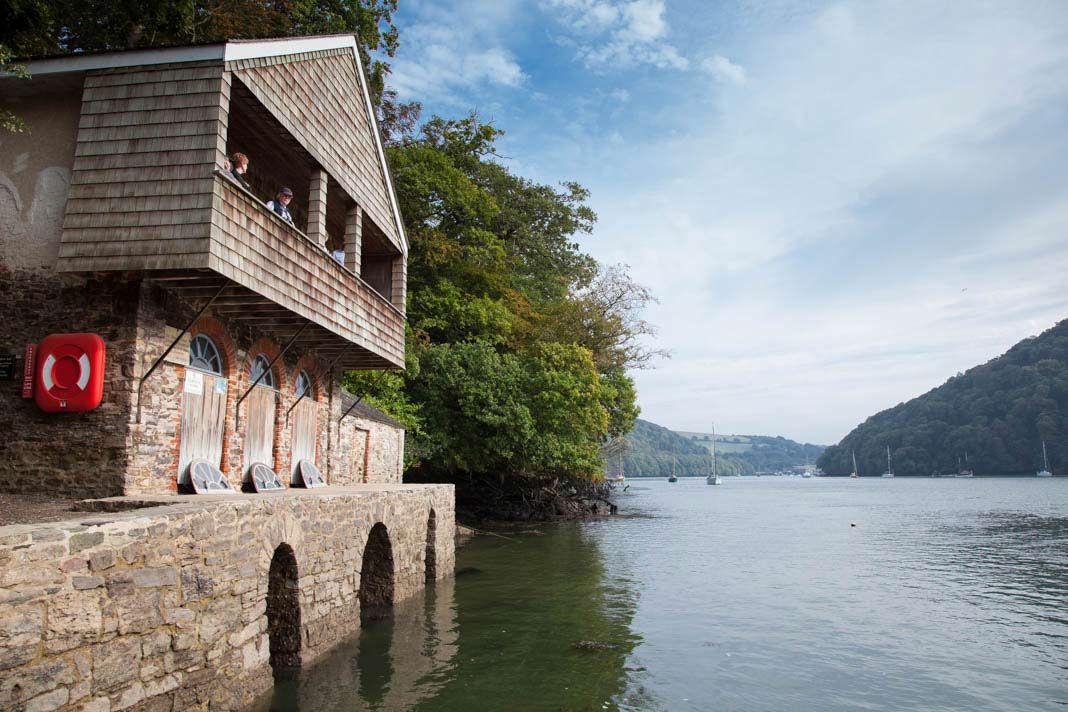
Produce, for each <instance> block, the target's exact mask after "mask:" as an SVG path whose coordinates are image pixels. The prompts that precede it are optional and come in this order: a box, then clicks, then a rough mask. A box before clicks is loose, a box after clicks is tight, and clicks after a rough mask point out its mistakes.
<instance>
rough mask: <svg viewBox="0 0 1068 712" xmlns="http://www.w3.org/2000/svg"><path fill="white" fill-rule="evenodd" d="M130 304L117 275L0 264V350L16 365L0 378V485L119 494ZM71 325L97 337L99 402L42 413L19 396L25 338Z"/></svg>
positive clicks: (132, 299) (130, 291)
mask: <svg viewBox="0 0 1068 712" xmlns="http://www.w3.org/2000/svg"><path fill="white" fill-rule="evenodd" d="M136 303H137V289H136V286H133V287H131V286H130V285H128V284H126V283H123V282H116V281H112V280H102V281H90V282H84V281H69V282H68V281H64V280H61V279H58V278H57V277H56V276H55V275H52V274H49V273H45V272H31V271H19V272H10V271H7V270H5V269H4V268H3V266H2V265H0V314H3V318H2V319H0V353H3V352H5V351H6V352H8V353H14V354H15V355H16V356H18V365H19V373H18V375H19V378H18V379H17V380H12V381H0V433H3V437H2V440H0V453H2V456H0V491H4V492H45V493H49V492H59V493H62V494H63V495H64V496H83V497H93V496H97V497H99V496H105V497H106V496H110V495H117V494H122V490H123V473H124V472H125V469H126V462H127V455H128V453H127V449H126V422H127V417H128V413H129V408H130V405H129V404H130V399H131V393H132V391H131V388H133V387H135V386H134V385H133V384H132V381H131V379H130V377H129V376H130V373H131V369H132V366H133V362H134V351H135V343H136V336H135V330H134V323H135V308H136ZM72 332H92V333H96V334H98V335H100V337H101V338H103V339H104V343H105V345H106V348H107V357H106V360H105V366H104V368H105V372H104V399H103V402H102V403H101V404H100V406H99V407H98V408H97V409H95V410H92V411H89V412H86V413H44V412H42V411H41V410H40V409H39V408H38V407H37V405H36V404H35V403H34V401H33V399H28V400H27V399H23V398H22V379H21V371H22V364H23V354H24V351H25V347H26V344H28V343H39V342H40V341H41V339H43V338H44V337H45V336H48V335H49V334H64V333H72Z"/></svg>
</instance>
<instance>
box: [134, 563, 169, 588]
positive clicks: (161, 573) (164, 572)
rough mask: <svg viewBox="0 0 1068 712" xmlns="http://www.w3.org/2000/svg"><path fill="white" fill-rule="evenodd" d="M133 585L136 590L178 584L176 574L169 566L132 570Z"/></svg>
mask: <svg viewBox="0 0 1068 712" xmlns="http://www.w3.org/2000/svg"><path fill="white" fill-rule="evenodd" d="M133 584H134V586H136V587H137V588H156V587H159V586H176V585H177V584H178V572H177V571H176V570H175V569H174V568H172V567H169V566H167V567H160V568H153V569H134V570H133Z"/></svg>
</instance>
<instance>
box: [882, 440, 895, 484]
mask: <svg viewBox="0 0 1068 712" xmlns="http://www.w3.org/2000/svg"><path fill="white" fill-rule="evenodd" d="M893 476H894V463H893V462H892V461H891V460H890V446H889V445H887V446H886V472H884V473H883V474H882V477H893Z"/></svg>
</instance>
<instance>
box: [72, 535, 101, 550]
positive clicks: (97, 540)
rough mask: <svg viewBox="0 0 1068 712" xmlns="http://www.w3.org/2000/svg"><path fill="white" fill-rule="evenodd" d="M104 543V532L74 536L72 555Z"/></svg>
mask: <svg viewBox="0 0 1068 712" xmlns="http://www.w3.org/2000/svg"><path fill="white" fill-rule="evenodd" d="M103 542H104V532H82V533H81V534H74V535H73V536H71V538H70V542H69V544H70V553H72V554H77V553H78V552H79V551H82V550H83V549H88V548H90V547H93V546H96V545H97V544H102V543H103Z"/></svg>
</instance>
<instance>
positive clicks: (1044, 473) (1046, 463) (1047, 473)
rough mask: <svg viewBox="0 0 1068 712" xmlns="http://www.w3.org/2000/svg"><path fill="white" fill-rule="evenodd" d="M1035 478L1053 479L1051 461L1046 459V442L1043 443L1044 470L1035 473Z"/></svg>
mask: <svg viewBox="0 0 1068 712" xmlns="http://www.w3.org/2000/svg"><path fill="white" fill-rule="evenodd" d="M1035 477H1053V473H1052V472H1050V471H1049V459H1048V458H1047V457H1046V441H1045V440H1043V441H1042V469H1041V470H1039V471H1038V472H1036V473H1035Z"/></svg>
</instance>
